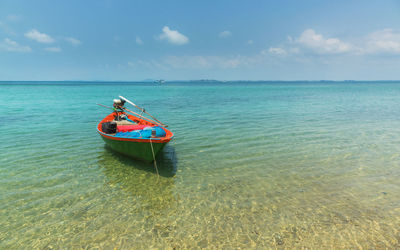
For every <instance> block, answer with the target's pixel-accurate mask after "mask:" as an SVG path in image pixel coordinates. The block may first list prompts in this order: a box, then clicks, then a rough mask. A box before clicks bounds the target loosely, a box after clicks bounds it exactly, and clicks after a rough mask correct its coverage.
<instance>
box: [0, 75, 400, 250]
mask: <svg viewBox="0 0 400 250" xmlns="http://www.w3.org/2000/svg"><path fill="white" fill-rule="evenodd" d="M120 94H122V95H124V96H126V97H128V98H131V99H132V100H133V101H134V102H136V103H137V104H139V105H142V106H144V107H146V109H147V110H148V111H149V112H150V113H152V114H154V115H156V116H157V117H158V118H159V119H160V120H161V121H163V122H165V123H167V124H168V125H169V128H170V129H171V130H172V131H173V132H174V133H175V139H174V140H173V141H172V142H171V143H170V144H169V145H168V146H167V147H166V148H165V149H164V151H163V152H162V154H161V155H160V156H159V157H158V158H157V164H158V167H159V170H160V176H159V177H158V176H157V175H156V174H155V170H154V168H153V166H152V165H151V164H150V165H148V164H144V163H141V162H138V161H135V160H131V159H129V158H126V157H124V156H121V155H119V154H117V153H114V152H112V151H111V150H110V149H108V148H106V147H105V146H104V143H103V141H102V140H101V138H100V137H99V135H98V134H97V132H96V125H97V123H98V122H99V121H100V120H101V119H102V118H103V117H104V116H105V115H107V114H108V110H106V109H104V108H101V107H98V106H96V105H95V103H102V104H107V105H110V104H111V102H112V99H113V98H115V97H116V96H118V95H120ZM0 130H1V132H0V141H1V144H0V168H1V172H0V248H8V247H13V248H16V247H18V248H60V247H62V248H85V247H99V248H114V247H117V248H126V249H129V248H132V247H135V248H143V249H146V248H149V247H176V248H182V247H200V248H215V247H217V248H238V247H247V248H249V247H283V248H284V247H286V248H292V247H308V248H320V247H343V248H349V247H352V248H354V247H365V248H373V247H376V248H388V247H389V248H395V247H400V178H399V177H400V83H394V82H392V83H387V82H386V83H382V82H375V83H371V82H370V83H361V82H336V83H327V82H324V83H317V82H314V83H301V82H296V83H284V82H283V83H214V84H211V83H204V82H197V83H196V82H195V83H194V82H191V83H166V84H164V85H162V86H158V85H154V84H128V83H42V84H38V83H25V84H21V83H10V84H7V83H4V82H3V83H1V84H0Z"/></svg>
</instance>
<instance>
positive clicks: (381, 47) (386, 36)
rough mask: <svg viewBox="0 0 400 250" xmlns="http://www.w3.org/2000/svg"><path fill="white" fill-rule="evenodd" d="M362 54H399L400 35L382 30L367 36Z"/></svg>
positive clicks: (390, 30) (389, 30)
mask: <svg viewBox="0 0 400 250" xmlns="http://www.w3.org/2000/svg"><path fill="white" fill-rule="evenodd" d="M366 40H367V41H366V45H365V49H363V52H364V53H366V54H378V53H383V54H400V33H396V32H394V31H393V30H392V29H383V30H378V31H375V32H373V33H371V34H369V35H368V36H367V38H366Z"/></svg>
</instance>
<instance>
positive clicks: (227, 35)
mask: <svg viewBox="0 0 400 250" xmlns="http://www.w3.org/2000/svg"><path fill="white" fill-rule="evenodd" d="M231 35H232V33H231V32H230V31H229V30H225V31H222V32H221V33H219V35H218V36H219V37H221V38H227V37H230V36H231Z"/></svg>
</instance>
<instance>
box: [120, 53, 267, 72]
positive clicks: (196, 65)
mask: <svg viewBox="0 0 400 250" xmlns="http://www.w3.org/2000/svg"><path fill="white" fill-rule="evenodd" d="M261 60H263V58H262V57H261V56H260V55H255V56H241V55H236V56H200V55H197V56H196V55H186V56H172V55H171V56H165V57H162V58H160V59H158V60H136V61H130V62H128V66H130V67H146V68H152V69H154V68H157V69H161V70H171V69H200V70H204V69H216V68H217V69H236V68H239V67H247V66H251V65H257V64H258V63H259V62H260V61H261Z"/></svg>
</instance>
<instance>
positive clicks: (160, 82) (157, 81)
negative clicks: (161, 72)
mask: <svg viewBox="0 0 400 250" xmlns="http://www.w3.org/2000/svg"><path fill="white" fill-rule="evenodd" d="M155 83H159V84H164V83H165V80H163V79H160V80H156V81H155Z"/></svg>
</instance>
